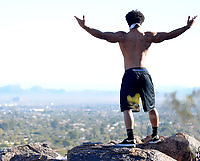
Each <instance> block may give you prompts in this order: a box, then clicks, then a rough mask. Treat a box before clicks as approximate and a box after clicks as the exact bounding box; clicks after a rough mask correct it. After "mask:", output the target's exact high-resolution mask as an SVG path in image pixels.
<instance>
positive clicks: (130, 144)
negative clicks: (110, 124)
mask: <svg viewBox="0 0 200 161" xmlns="http://www.w3.org/2000/svg"><path fill="white" fill-rule="evenodd" d="M116 146H125V147H127V146H128V147H135V146H136V141H135V139H133V140H128V138H127V139H124V140H123V141H122V142H121V143H119V144H117V145H116Z"/></svg>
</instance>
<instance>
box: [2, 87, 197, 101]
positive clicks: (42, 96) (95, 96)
mask: <svg viewBox="0 0 200 161" xmlns="http://www.w3.org/2000/svg"><path fill="white" fill-rule="evenodd" d="M197 89H200V88H181V87H179V88H178V87H176V88H175V87H158V88H155V91H156V94H157V100H158V102H159V100H163V97H164V94H165V93H169V92H173V91H177V92H178V93H179V95H180V96H184V95H186V94H189V93H191V92H192V91H193V90H197ZM13 102H15V103H18V104H48V103H50V102H53V103H55V104H62V105H63V104H119V91H99V90H82V91H81V90H80V91H66V90H64V89H45V88H42V87H40V86H34V87H32V88H29V89H22V88H21V87H20V86H19V85H7V86H3V87H0V104H4V103H13Z"/></svg>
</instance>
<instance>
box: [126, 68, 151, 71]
mask: <svg viewBox="0 0 200 161" xmlns="http://www.w3.org/2000/svg"><path fill="white" fill-rule="evenodd" d="M129 71H133V72H148V70H147V68H145V67H134V68H129V69H127V70H125V72H129Z"/></svg>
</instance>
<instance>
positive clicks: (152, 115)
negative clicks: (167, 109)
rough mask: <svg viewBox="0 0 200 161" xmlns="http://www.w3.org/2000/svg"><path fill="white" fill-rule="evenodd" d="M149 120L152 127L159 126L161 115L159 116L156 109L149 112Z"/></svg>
mask: <svg viewBox="0 0 200 161" xmlns="http://www.w3.org/2000/svg"><path fill="white" fill-rule="evenodd" d="M149 119H150V122H151V125H152V127H158V126H159V115H158V111H157V110H156V108H154V109H153V110H151V111H149Z"/></svg>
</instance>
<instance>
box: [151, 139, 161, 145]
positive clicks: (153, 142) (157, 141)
mask: <svg viewBox="0 0 200 161" xmlns="http://www.w3.org/2000/svg"><path fill="white" fill-rule="evenodd" d="M160 142H162V141H161V140H160V139H159V140H156V141H149V142H148V143H149V144H157V143H160Z"/></svg>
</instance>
